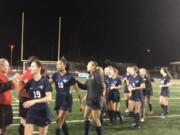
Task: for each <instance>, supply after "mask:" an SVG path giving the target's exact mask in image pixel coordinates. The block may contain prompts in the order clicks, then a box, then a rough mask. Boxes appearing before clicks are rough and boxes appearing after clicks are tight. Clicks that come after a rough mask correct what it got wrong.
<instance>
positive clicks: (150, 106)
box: [149, 104, 152, 112]
mask: <svg viewBox="0 0 180 135" xmlns="http://www.w3.org/2000/svg"><path fill="white" fill-rule="evenodd" d="M149 111H150V112H152V104H149Z"/></svg>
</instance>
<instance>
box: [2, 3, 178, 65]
mask: <svg viewBox="0 0 180 135" xmlns="http://www.w3.org/2000/svg"><path fill="white" fill-rule="evenodd" d="M23 11H24V13H25V31H24V32H25V33H24V59H27V58H28V57H29V56H31V55H36V56H39V58H41V59H43V60H56V59H57V43H58V17H59V16H61V17H62V29H61V55H64V56H66V57H67V58H68V59H69V60H71V61H73V60H77V59H78V58H80V57H81V58H89V59H90V58H92V59H99V60H105V59H110V60H112V61H118V62H134V63H137V64H138V65H140V66H151V67H153V66H161V65H166V64H168V63H169V62H172V61H176V60H180V0H51V1H50V0H49V2H46V1H44V0H1V2H0V51H1V52H0V57H5V58H7V59H8V60H9V59H10V47H9V45H10V44H15V48H14V52H13V64H17V62H18V60H19V59H20V43H21V13H22V12H23ZM147 49H150V50H151V51H150V53H148V52H147V51H146V50H147Z"/></svg>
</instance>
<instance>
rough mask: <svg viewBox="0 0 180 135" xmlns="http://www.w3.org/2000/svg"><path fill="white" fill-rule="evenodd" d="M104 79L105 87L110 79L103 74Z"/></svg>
mask: <svg viewBox="0 0 180 135" xmlns="http://www.w3.org/2000/svg"><path fill="white" fill-rule="evenodd" d="M104 81H105V84H106V87H108V86H109V81H110V78H109V76H107V75H105V76H104Z"/></svg>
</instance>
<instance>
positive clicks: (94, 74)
mask: <svg viewBox="0 0 180 135" xmlns="http://www.w3.org/2000/svg"><path fill="white" fill-rule="evenodd" d="M97 67H98V64H97V62H95V61H90V62H89V63H88V65H87V71H88V72H89V73H90V75H89V78H88V79H87V81H86V83H85V84H84V85H83V84H81V86H80V88H82V89H86V90H87V98H86V103H87V104H86V107H85V111H84V135H88V134H89V127H90V121H89V116H90V115H91V114H92V119H93V121H94V123H95V127H96V133H97V135H102V134H103V133H102V128H101V122H100V113H101V111H100V110H101V105H100V102H101V96H102V94H103V91H104V90H105V82H104V75H103V73H102V72H101V71H100V70H99V69H98V68H97ZM78 84H79V83H78Z"/></svg>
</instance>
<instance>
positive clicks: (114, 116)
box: [113, 111, 117, 121]
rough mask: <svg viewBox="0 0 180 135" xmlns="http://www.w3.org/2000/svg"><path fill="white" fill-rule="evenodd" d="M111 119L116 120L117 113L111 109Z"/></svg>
mask: <svg viewBox="0 0 180 135" xmlns="http://www.w3.org/2000/svg"><path fill="white" fill-rule="evenodd" d="M113 119H114V120H115V121H116V120H117V113H116V112H115V111H113Z"/></svg>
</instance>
